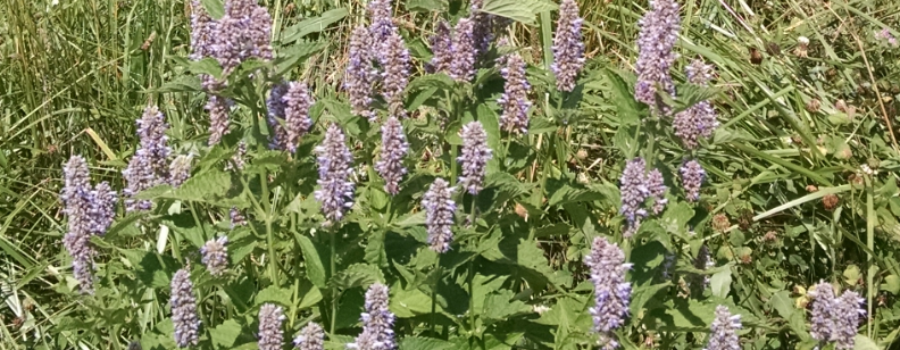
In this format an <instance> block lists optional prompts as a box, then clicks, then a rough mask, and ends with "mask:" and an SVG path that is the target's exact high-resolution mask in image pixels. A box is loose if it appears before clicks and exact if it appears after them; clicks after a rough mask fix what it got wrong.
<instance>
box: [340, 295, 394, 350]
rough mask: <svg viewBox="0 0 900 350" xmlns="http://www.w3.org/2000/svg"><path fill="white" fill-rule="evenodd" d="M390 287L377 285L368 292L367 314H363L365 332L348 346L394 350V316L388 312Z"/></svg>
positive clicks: (366, 349) (352, 347)
mask: <svg viewBox="0 0 900 350" xmlns="http://www.w3.org/2000/svg"><path fill="white" fill-rule="evenodd" d="M389 297H390V296H389V290H388V287H387V286H385V285H383V284H381V283H375V284H373V285H371V286H369V290H368V291H366V303H365V312H363V313H362V317H361V319H362V323H363V330H362V333H360V335H359V336H358V337H356V340H355V341H354V342H353V343H351V344H348V345H347V348H348V349H356V350H393V349H395V348H396V344H395V343H394V330H393V329H392V327H393V326H394V314H392V313H391V312H390V310H388V299H389Z"/></svg>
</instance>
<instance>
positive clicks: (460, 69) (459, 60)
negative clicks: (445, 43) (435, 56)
mask: <svg viewBox="0 0 900 350" xmlns="http://www.w3.org/2000/svg"><path fill="white" fill-rule="evenodd" d="M474 30H475V24H474V23H473V22H472V20H470V19H468V18H462V19H460V20H459V22H457V23H456V28H455V29H454V30H453V41H452V44H451V47H452V48H453V61H452V62H451V63H450V77H451V78H453V79H454V80H456V81H470V80H472V77H473V76H475V56H476V50H475V45H476V43H475V37H474V33H473V31H474Z"/></svg>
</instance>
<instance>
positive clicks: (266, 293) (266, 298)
mask: <svg viewBox="0 0 900 350" xmlns="http://www.w3.org/2000/svg"><path fill="white" fill-rule="evenodd" d="M253 301H254V305H255V306H260V305H262V304H265V303H276V304H279V305H282V306H290V305H293V303H291V291H290V290H288V289H287V288H281V287H278V286H269V287H267V288H266V289H263V290H261V291H259V293H258V294H256V298H254V300H253Z"/></svg>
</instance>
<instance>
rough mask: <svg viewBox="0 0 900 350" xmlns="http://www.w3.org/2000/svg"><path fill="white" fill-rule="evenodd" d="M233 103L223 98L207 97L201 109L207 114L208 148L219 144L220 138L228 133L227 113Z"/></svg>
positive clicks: (216, 96)
mask: <svg viewBox="0 0 900 350" xmlns="http://www.w3.org/2000/svg"><path fill="white" fill-rule="evenodd" d="M232 104H233V102H232V101H231V100H229V99H227V98H225V97H222V96H218V95H209V97H208V99H207V100H206V105H205V106H203V109H205V110H206V111H208V112H209V141H207V143H208V144H209V145H210V146H214V145H217V144H219V142H221V141H222V136H225V134H227V133H228V113H229V111H230V110H231V106H232Z"/></svg>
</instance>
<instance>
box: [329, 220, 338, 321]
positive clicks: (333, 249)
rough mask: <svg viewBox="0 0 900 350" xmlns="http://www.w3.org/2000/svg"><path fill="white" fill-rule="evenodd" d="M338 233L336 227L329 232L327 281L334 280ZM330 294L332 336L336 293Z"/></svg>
mask: <svg viewBox="0 0 900 350" xmlns="http://www.w3.org/2000/svg"><path fill="white" fill-rule="evenodd" d="M335 225H337V224H335ZM339 231H340V230H338V229H337V226H334V227H332V232H331V262H330V264H331V276H330V278H329V280H332V279H334V275H335V269H336V266H337V263H336V260H337V254H336V251H337V249H336V247H337V235H338V232H339ZM331 293H332V295H331V327H330V329H329V331H328V333H329V334H334V327H335V324H336V320H337V303H338V293H337V291H332V292H331Z"/></svg>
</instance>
